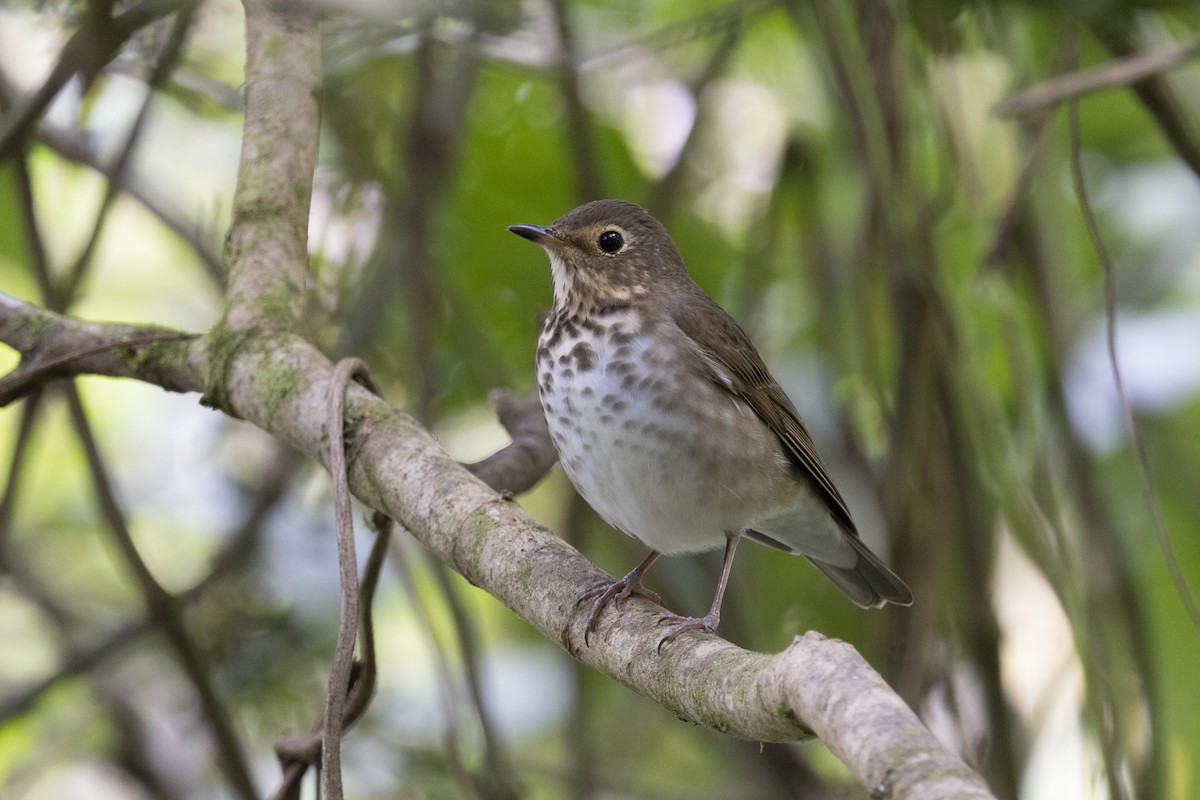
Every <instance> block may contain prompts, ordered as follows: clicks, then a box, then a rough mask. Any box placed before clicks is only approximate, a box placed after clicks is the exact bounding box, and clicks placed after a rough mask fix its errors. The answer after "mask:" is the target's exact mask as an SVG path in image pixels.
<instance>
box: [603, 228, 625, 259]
mask: <svg viewBox="0 0 1200 800" xmlns="http://www.w3.org/2000/svg"><path fill="white" fill-rule="evenodd" d="M596 245H597V246H598V247H599V248H600V249H601V250H603V251H604V252H606V253H610V254H611V253H618V252H620V251H621V248H623V247H624V246H625V237H624V236H622V235H621V234H620V232H619V231H614V230H607V231H605V232H604V233H602V234H600V236H599V237H598V238H597V239H596Z"/></svg>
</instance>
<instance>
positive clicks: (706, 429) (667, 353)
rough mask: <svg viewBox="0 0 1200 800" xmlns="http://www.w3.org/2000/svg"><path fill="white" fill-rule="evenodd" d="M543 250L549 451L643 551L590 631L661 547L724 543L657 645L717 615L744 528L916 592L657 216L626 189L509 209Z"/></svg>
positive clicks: (711, 625)
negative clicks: (870, 544) (864, 530)
mask: <svg viewBox="0 0 1200 800" xmlns="http://www.w3.org/2000/svg"><path fill="white" fill-rule="evenodd" d="M509 230H510V231H512V232H513V233H516V234H518V235H519V236H523V237H525V238H526V239H529V240H530V241H532V242H536V243H537V244H539V245H541V246H542V248H543V249H544V250H545V251H546V253H547V255H549V257H550V272H551V276H552V278H553V283H554V308H553V310H552V311H551V313H550V316H549V317H547V319H546V322H545V325H544V326H543V328H542V333H541V337H540V339H539V341H538V350H537V380H538V389H539V392H540V396H541V401H542V409H543V410H544V411H545V414H546V422H547V424H548V425H549V428H550V435H551V438H552V439H553V441H554V446H555V447H556V448H557V449H558V454H559V460H560V461H561V462H562V465H563V468H564V469H565V470H566V472H567V476H568V477H569V478H570V479H571V482H572V483H573V484H575V488H576V489H578V490H579V493H580V494H581V495H582V496H583V498H584V499H585V500H587V502H588V503H589V504H591V506H592V508H594V509H595V510H596V511H597V512H598V513H599V514H600V516H601V517H603V518H604V519H605V520H606V521H607V522H608V523H609V524H610V525H612V526H614V527H616V528H619V529H620V530H622V531H624V532H625V533H627V534H629V535H630V536H634V537H636V538H637V539H640V540H641V541H642V542H644V543H645V544H646V545H647V546H649V547H650V553H649V555H647V556H646V558H645V559H644V560H643V561H642V562H641V563H640V564H638V565H637V566H636V567H634V568H633V570H632V571H631V572H630V573H629V574H628V575H626V576H625V577H624V578H621V579H620V580H617V581H614V582H612V583H611V584H604V585H601V586H599V587H597V588H595V589H593V590H592V591H590V592H588V593H587V594H585V595H584V596H583V598H582V599H581V601H580V602H583V600H593V604H592V608H591V612H590V614H589V616H588V620H587V627H586V629H585V637H584V638H585V641H586V639H587V636H588V635H589V634H591V633H592V632H593V631H594V630H595V628H596V623H597V620H598V619H599V617H600V614H601V613H602V612H603V611H604V608H605V607H606V606H607V605H608V604H609V603H610V602H612V601H613V600H616V601H617V603H618V604H619V603H620V602H621V601H622V600H624V599H625V598H627V597H628V596H629V595H630V594H633V593H635V592H636V593H639V594H644V595H648V596H651V597H653V598H654V599H655V600H657V599H658V598H657V595H654V594H653V593H652V592H648V591H646V590H645V589H644V588H643V587H642V576H643V575H644V574H645V572H646V570H648V569H649V568H650V566H651V565H652V564H653V563H654V562H655V561H656V560H658V557H659V556H660V555H662V554H663V553H667V554H674V553H693V552H698V551H701V550H710V549H715V548H717V547H720V546H721V545H722V544H724V546H725V560H724V563H723V564H722V566H721V576H720V579H719V580H718V581H717V590H716V594H715V596H714V597H713V602H712V607H711V608H710V609H709V611H708V614H706V615H705V616H703V617H682V616H678V615H674V614H672V615H670V616H667V617H664V618H663V621H664V622H670V623H671V624H672V625H673V626H674V627H673V628H672V629H671V630H670V632H668V633H667V634H666V636H664V637H663V638H662V640H661V641H660V642H659V648H661V647H662V646H663V645H664V644H667V643H669V642H671V641H673V640H674V639H675V638H676V637H678V636H679V635H680V634H681V633H683V632H685V631H690V630H704V631H710V632H712V631H715V630H716V628H717V623H718V621H719V620H720V614H721V598H722V597H723V595H724V593H725V585H726V582H727V581H728V579H729V570H730V567H731V566H732V564H733V554H734V549H735V547H736V546H737V543H738V540H739V539H740V538H741V537H742V536H746V537H748V538H750V539H753V540H754V541H757V542H760V543H762V544H767V545H770V546H772V547H777V548H779V549H781V550H785V551H787V552H789V553H798V554H800V555H803V556H806V557H807V558H808V560H809V561H811V562H812V563H813V564H815V565H816V567H817V569H819V570H821V572H823V573H825V575H826V576H827V577H828V578H829V579H830V580H832V581H833V583H834V584H835V585H836V586H837V587H838V588H839V589H841V590H842V592H844V593H845V594H846V596H847V597H849V598H850V599H851V600H853V601H854V602H855V603H857V604H858V605H860V606H863V607H878V606H882V605H883V604H884V603H887V602H892V603H898V604H900V605H910V604H911V603H912V593H911V592H910V591H909V590H908V587H907V586H905V585H904V582H903V581H901V580H900V579H899V578H898V577H896V575H894V574H893V573H892V572H891V570H889V569H888V568H887V567H886V566H884V564H883V562H881V561H880V560H879V559H878V558H877V557H876V556H875V554H873V553H872V552H871V551H870V550H869V549H867V546H866V545H865V544H863V542H862V540H861V539H860V538H859V536H858V531H857V530H856V528H855V526H854V521H853V520H852V519H851V518H850V511H849V509H848V508H847V507H846V503H845V501H844V500H843V499H842V496H841V494H840V493H839V492H838V490H837V487H835V486H834V485H833V481H832V480H831V479H830V477H829V473H828V472H827V471H826V469H825V465H824V464H823V463H822V462H821V458H820V456H818V455H817V451H816V448H815V446H814V445H813V441H812V437H811V436H809V434H808V430H807V429H806V428H805V427H804V423H803V422H802V421H801V420H800V415H799V414H798V413H797V411H796V409H795V407H794V406H793V405H792V403H791V401H790V400H789V399H788V397H787V395H786V394H784V392H783V389H781V388H780V387H779V384H778V383H777V382H776V381H775V379H774V378H773V377H771V373H770V372H768V371H767V367H766V365H765V364H764V363H763V360H762V357H761V356H759V354H758V351H757V350H756V349H755V347H754V345H753V343H751V341H750V337H748V336H747V335H746V332H745V331H743V330H742V328H741V327H740V326H739V325H738V324H737V323H736V322H735V321H734V320H733V318H732V317H730V316H729V315H728V314H726V313H725V312H724V311H723V310H722V309H721V307H720V306H718V305H717V304H716V303H715V302H714V301H713V300H712V299H711V298H709V297H708V295H706V294H705V293H704V290H702V289H701V288H700V287H699V286H698V285H696V283H695V282H694V281H693V280H692V279H691V277H690V276H689V275H688V273H687V268H686V267H684V264H683V258H682V257H681V256H680V255H679V250H678V249H677V248H676V247H675V243H674V241H672V239H671V236H670V234H668V233H667V230H666V228H664V227H663V226H662V224H661V223H660V222H659V221H658V220H656V219H655V218H654V217H652V216H651V215H650V214H649V213H647V212H646V210H645V209H643V208H641V207H640V206H636V205H634V204H633V203H627V202H624V201H621V200H599V201H596V202H592V203H588V204H586V205H583V206H580V207H579V208H576V209H575V210H573V211H571V212H569V213H567V214H565V215H563V216H562V217H560V218H559V219H557V220H556V221H555V222H554V224H553V225H551V226H549V227H542V226H539V225H512V226H510V227H509Z"/></svg>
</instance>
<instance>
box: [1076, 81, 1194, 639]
mask: <svg viewBox="0 0 1200 800" xmlns="http://www.w3.org/2000/svg"><path fill="white" fill-rule="evenodd" d="M1067 120H1068V131H1069V135H1070V140H1071V141H1070V147H1071V180H1072V182H1073V183H1074V184H1075V193H1076V195H1078V197H1079V207H1080V210H1081V211H1082V212H1083V219H1084V223H1085V224H1086V226H1087V232H1088V237H1089V238H1090V239H1091V242H1092V247H1093V248H1094V249H1095V251H1096V256H1097V257H1098V258H1099V259H1100V264H1101V266H1102V268H1103V270H1104V320H1105V340H1106V343H1107V345H1108V363H1109V367H1110V369H1111V371H1112V375H1113V384H1114V385H1115V387H1116V391H1117V400H1118V402H1119V403H1120V406H1121V416H1122V417H1123V418H1124V421H1125V428H1126V430H1127V431H1128V432H1129V438H1130V441H1131V442H1132V443H1133V450H1134V460H1135V462H1136V463H1137V471H1138V480H1139V482H1140V484H1141V488H1142V497H1143V498H1144V500H1145V502H1146V506H1147V508H1148V509H1149V511H1150V521H1151V525H1152V527H1153V528H1154V535H1155V537H1156V538H1157V539H1158V546H1159V549H1161V550H1162V554H1163V558H1164V559H1165V560H1166V562H1167V570H1168V572H1170V574H1171V581H1172V582H1173V583H1174V584H1175V591H1176V593H1177V594H1178V595H1179V599H1180V601H1181V602H1182V603H1183V606H1184V608H1185V609H1186V610H1187V614H1188V617H1189V618H1190V619H1191V621H1192V625H1193V626H1195V627H1196V629H1197V630H1200V608H1198V607H1197V605H1196V598H1195V596H1194V595H1193V594H1192V590H1191V588H1190V587H1189V586H1188V583H1187V578H1186V577H1184V574H1183V570H1182V569H1181V568H1180V566H1179V555H1178V553H1176V551H1175V545H1174V544H1172V542H1171V537H1170V535H1168V533H1167V524H1166V521H1165V520H1164V519H1163V513H1162V506H1161V505H1160V504H1159V501H1158V494H1157V493H1156V492H1155V491H1154V484H1153V481H1152V480H1151V477H1150V462H1149V459H1148V458H1147V456H1146V445H1145V442H1143V441H1142V434H1141V430H1140V429H1139V427H1138V424H1137V418H1136V417H1135V416H1134V413H1133V402H1132V401H1131V400H1130V399H1129V392H1128V391H1127V390H1126V388H1125V379H1124V377H1123V376H1122V374H1121V365H1120V362H1119V361H1118V360H1117V286H1116V266H1115V264H1114V263H1113V258H1112V254H1111V253H1109V252H1108V247H1107V245H1105V244H1104V238H1103V237H1102V236H1101V235H1100V226H1099V225H1098V224H1097V222H1096V214H1095V212H1094V210H1093V209H1092V202H1091V199H1090V197H1089V196H1088V191H1087V182H1086V181H1085V180H1084V177H1083V158H1082V147H1081V145H1080V134H1079V103H1078V102H1076V101H1072V102H1071V103H1070V104H1069V105H1068V106H1067Z"/></svg>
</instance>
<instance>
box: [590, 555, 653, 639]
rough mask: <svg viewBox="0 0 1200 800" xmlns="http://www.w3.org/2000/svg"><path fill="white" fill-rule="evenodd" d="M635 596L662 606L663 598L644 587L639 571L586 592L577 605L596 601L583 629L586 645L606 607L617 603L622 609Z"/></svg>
mask: <svg viewBox="0 0 1200 800" xmlns="http://www.w3.org/2000/svg"><path fill="white" fill-rule="evenodd" d="M633 594H640V595H641V596H642V597H645V598H647V599H648V600H651V601H653V602H655V603H658V604H659V605H662V598H661V597H659V596H658V595H657V594H656V593H654V592H652V591H650V590H649V589H647V588H645V587H644V586H642V576H641V575H640V574H639V573H638V572H637V570H634V571H633V572H631V573H629V574H628V575H626V576H625V577H624V578H620V579H618V580H615V581H613V582H612V583H608V582H605V583H602V584H600V585H598V586H595V587H593V588H591V589H589V590H588V591H586V592H584V594H583V596H582V597H580V598H579V602H578V603H576V605H579V604H580V603H585V602H587V601H588V600H592V601H594V602H593V603H592V610H591V611H589V612H588V618H587V626H586V627H585V628H584V629H583V643H584V645H587V644H588V637H589V636H591V635H592V632H593V631H595V630H596V623H597V622H598V621H599V619H600V614H601V613H602V612H603V611H604V608H605V606H607V605H608V604H609V603H615V604H616V606H617V608H620V607H621V603H623V602H625V601H626V600H627V599H628V598H629V596H630V595H633Z"/></svg>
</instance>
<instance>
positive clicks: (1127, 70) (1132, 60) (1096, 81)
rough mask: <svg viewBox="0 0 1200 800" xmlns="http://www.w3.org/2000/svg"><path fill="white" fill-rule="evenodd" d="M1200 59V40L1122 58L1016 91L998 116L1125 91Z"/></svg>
mask: <svg viewBox="0 0 1200 800" xmlns="http://www.w3.org/2000/svg"><path fill="white" fill-rule="evenodd" d="M1196 56H1200V37H1196V38H1193V39H1189V40H1187V41H1184V42H1179V43H1178V44H1173V45H1171V46H1169V47H1163V48H1161V49H1159V50H1151V51H1149V52H1145V53H1137V54H1136V55H1131V56H1127V57H1125V58H1118V59H1115V60H1113V61H1110V62H1108V63H1107V64H1102V65H1100V66H1098V67H1088V68H1087V69H1080V70H1075V71H1073V72H1068V73H1066V74H1063V75H1057V76H1055V77H1053V78H1050V79H1049V80H1046V81H1043V82H1042V83H1038V84H1035V85H1033V86H1030V87H1029V88H1027V89H1021V90H1020V91H1016V92H1013V93H1012V94H1010V95H1009V96H1008V97H1006V98H1004V99H1003V100H1001V101H1000V102H999V103H998V104H997V105H996V107H995V109H994V111H995V113H996V114H998V115H1000V116H1002V117H1014V116H1017V115H1018V114H1027V113H1029V112H1030V111H1036V110H1038V109H1045V108H1050V107H1052V106H1056V105H1058V104H1059V103H1062V102H1063V101H1064V100H1074V99H1076V98H1079V97H1082V96H1083V95H1085V94H1090V93H1092V92H1098V91H1102V90H1104V89H1116V88H1124V87H1126V86H1130V85H1131V84H1135V83H1137V82H1138V81H1142V80H1145V79H1146V78H1149V77H1151V76H1152V75H1157V74H1159V73H1160V72H1166V71H1167V70H1171V69H1174V68H1175V67H1178V66H1180V65H1182V64H1185V63H1187V62H1188V61H1190V60H1191V59H1193V58H1195V57H1196Z"/></svg>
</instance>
